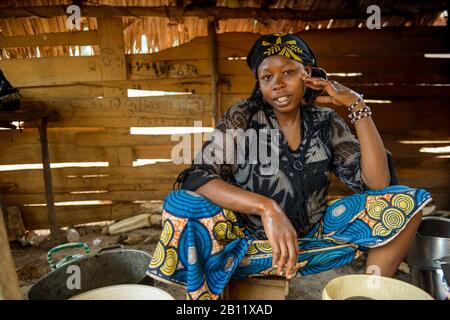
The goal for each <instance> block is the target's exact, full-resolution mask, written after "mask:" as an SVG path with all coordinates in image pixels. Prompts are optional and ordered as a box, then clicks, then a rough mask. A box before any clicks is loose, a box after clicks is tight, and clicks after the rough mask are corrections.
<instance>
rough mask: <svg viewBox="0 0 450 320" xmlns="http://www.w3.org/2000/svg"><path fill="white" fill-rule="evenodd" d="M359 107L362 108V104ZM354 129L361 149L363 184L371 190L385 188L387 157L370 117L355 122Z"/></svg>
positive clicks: (386, 184) (387, 167)
mask: <svg viewBox="0 0 450 320" xmlns="http://www.w3.org/2000/svg"><path fill="white" fill-rule="evenodd" d="M358 107H359V106H358ZM360 107H361V108H363V107H364V104H361V106H360ZM358 109H359V108H358ZM355 128H356V134H357V136H358V140H359V143H360V147H361V169H362V176H363V180H364V182H365V184H366V185H367V186H369V188H371V189H382V188H384V187H387V186H388V185H389V181H390V174H389V166H388V162H387V155H386V150H385V148H384V144H383V140H382V139H381V137H380V134H379V133H378V130H377V127H376V126H375V123H374V122H373V120H372V118H371V117H364V118H362V119H361V120H358V121H356V122H355Z"/></svg>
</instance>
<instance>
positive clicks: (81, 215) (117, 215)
mask: <svg viewBox="0 0 450 320" xmlns="http://www.w3.org/2000/svg"><path fill="white" fill-rule="evenodd" d="M20 210H21V211H22V213H23V219H24V225H25V228H27V229H28V230H35V229H47V228H48V227H49V224H48V221H46V219H45V210H46V208H45V207H20ZM57 211H58V218H59V220H60V223H61V225H62V226H66V227H68V226H73V225H77V224H83V223H89V222H97V221H110V220H121V219H124V218H129V217H131V216H134V215H136V214H138V213H139V211H140V204H138V203H126V202H124V203H114V204H110V205H88V206H65V207H57Z"/></svg>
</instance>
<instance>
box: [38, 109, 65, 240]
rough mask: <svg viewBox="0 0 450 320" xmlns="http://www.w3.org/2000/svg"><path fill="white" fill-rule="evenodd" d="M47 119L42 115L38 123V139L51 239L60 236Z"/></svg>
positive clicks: (57, 238) (56, 238)
mask: <svg viewBox="0 0 450 320" xmlns="http://www.w3.org/2000/svg"><path fill="white" fill-rule="evenodd" d="M47 123H48V119H47V118H46V117H43V118H42V120H41V124H40V125H39V140H40V142H41V151H42V166H43V169H44V184H45V198H46V200H47V210H48V222H49V224H50V232H51V236H52V239H53V240H59V239H60V238H61V236H62V234H61V230H60V229H59V225H58V221H57V219H56V213H55V200H54V198H53V183H52V172H51V170H50V156H49V153H48V140H47Z"/></svg>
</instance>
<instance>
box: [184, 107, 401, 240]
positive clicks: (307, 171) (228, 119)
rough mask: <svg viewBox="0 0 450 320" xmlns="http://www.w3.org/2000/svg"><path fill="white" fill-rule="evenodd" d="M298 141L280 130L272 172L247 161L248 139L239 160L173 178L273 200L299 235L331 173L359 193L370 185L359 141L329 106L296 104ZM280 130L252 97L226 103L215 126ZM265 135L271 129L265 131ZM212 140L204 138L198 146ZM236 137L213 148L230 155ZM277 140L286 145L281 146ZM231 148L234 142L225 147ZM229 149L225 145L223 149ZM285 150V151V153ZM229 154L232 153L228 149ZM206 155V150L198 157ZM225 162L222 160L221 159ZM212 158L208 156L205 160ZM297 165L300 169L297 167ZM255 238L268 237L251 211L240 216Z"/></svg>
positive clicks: (314, 215) (318, 209)
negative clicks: (292, 143) (221, 184)
mask: <svg viewBox="0 0 450 320" xmlns="http://www.w3.org/2000/svg"><path fill="white" fill-rule="evenodd" d="M301 115H302V121H301V143H300V145H299V147H298V148H297V150H291V149H290V148H289V146H288V143H287V140H286V139H285V138H284V136H283V134H282V133H281V130H280V131H279V132H280V135H279V136H280V138H279V146H278V147H279V150H278V152H279V170H278V171H277V172H276V173H275V174H272V175H264V174H262V171H261V169H262V168H263V167H264V166H265V165H267V163H265V164H264V163H262V162H261V161H259V160H258V161H257V162H256V163H254V161H248V154H247V153H248V144H247V146H246V157H245V163H244V164H237V162H238V161H228V162H231V163H234V164H216V163H212V164H205V163H204V162H205V161H203V162H199V161H195V162H197V163H202V164H192V165H191V167H190V168H188V169H186V170H185V171H183V172H182V173H181V174H180V176H179V177H178V179H177V182H179V183H180V184H181V188H182V189H187V190H192V191H194V190H196V189H197V188H199V187H200V186H202V185H203V184H205V183H206V182H208V181H210V180H212V179H222V180H224V181H226V182H228V183H230V184H233V185H236V186H239V187H241V188H242V189H245V190H248V191H251V192H255V193H258V194H261V195H264V196H266V197H268V198H271V199H274V200H275V201H276V202H277V203H278V204H279V205H280V206H281V208H282V209H283V210H284V211H285V212H286V214H287V216H288V218H289V220H290V221H291V222H292V224H293V226H294V227H295V229H296V230H297V234H298V236H299V237H301V236H302V235H305V234H306V233H307V232H308V231H309V230H310V228H311V227H312V226H313V225H314V224H315V223H317V222H318V221H319V220H320V218H321V217H322V214H323V213H324V211H325V209H326V206H327V195H328V187H329V185H330V178H331V172H333V173H334V174H336V176H337V177H338V178H339V179H340V180H341V181H343V182H344V183H345V184H346V185H347V186H348V187H349V188H350V189H352V190H353V191H354V192H357V193H360V192H364V191H366V190H368V189H369V188H368V187H367V186H366V185H365V184H364V181H363V180H362V178H361V167H360V158H361V152H360V145H359V141H358V140H357V139H356V138H355V136H354V135H353V134H352V132H351V131H350V129H349V128H348V126H347V124H346V123H345V121H344V120H343V119H342V118H341V117H340V116H339V114H338V113H337V112H336V111H334V110H333V109H330V108H325V107H317V106H313V105H302V107H301ZM249 128H252V129H255V130H256V131H258V129H271V128H275V129H280V127H279V123H278V121H277V119H276V116H275V114H274V113H273V111H271V110H270V111H268V110H262V109H261V108H260V107H258V105H257V104H256V103H253V101H252V100H244V101H241V102H239V103H237V104H235V105H234V106H233V107H231V108H230V109H229V110H228V111H227V112H226V113H225V114H224V116H223V117H222V119H221V120H220V121H219V122H218V124H217V126H216V129H217V130H220V132H223V133H225V132H226V130H227V129H243V130H244V131H245V130H247V129H249ZM269 138H270V134H269ZM214 143H215V142H214V139H211V140H210V141H207V142H206V143H205V144H204V145H203V148H202V150H205V148H207V147H208V146H209V147H210V148H211V144H214ZM236 143H237V141H236V139H235V140H234V144H235V145H234V146H233V145H231V144H230V145H227V146H226V147H225V148H221V147H220V146H218V145H214V147H215V148H216V149H215V150H216V151H217V150H220V151H221V152H223V159H228V158H230V157H234V158H235V160H236V155H235V154H234V153H235V152H233V151H234V150H236V149H237V146H236ZM282 144H284V145H285V146H284V147H283V146H282ZM231 147H236V148H235V149H234V150H233V151H231V152H230V150H231ZM227 148H230V150H226V149H227ZM287 152H289V153H290V155H288V154H286V153H287ZM232 153H233V154H232ZM202 156H203V160H204V159H205V157H206V156H205V154H203V155H202V154H201V153H199V154H198V155H197V160H199V159H198V157H202ZM387 157H388V162H389V169H390V171H391V185H392V184H396V183H394V182H395V180H396V175H395V169H394V167H393V163H392V158H391V155H390V152H389V151H387ZM295 160H299V161H300V163H301V164H302V165H300V168H298V166H297V169H294V168H293V166H292V161H294V162H295ZM223 162H226V161H223ZM209 163H211V161H210V162H209ZM298 169H300V170H298ZM241 216H242V218H243V219H244V221H245V223H246V224H247V226H248V227H249V229H250V230H251V231H253V232H254V235H255V237H257V238H258V239H267V237H266V235H265V233H264V229H263V226H262V223H261V220H260V218H259V217H258V216H254V215H247V214H245V215H244V214H243V215H241Z"/></svg>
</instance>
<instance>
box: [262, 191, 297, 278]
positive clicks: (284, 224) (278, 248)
mask: <svg viewBox="0 0 450 320" xmlns="http://www.w3.org/2000/svg"><path fill="white" fill-rule="evenodd" d="M261 221H262V223H263V226H264V231H265V232H266V235H267V238H268V239H269V242H270V244H271V246H272V252H273V253H272V266H274V267H277V268H278V275H280V276H281V275H282V274H283V268H284V266H285V265H286V278H288V279H290V278H291V277H292V276H293V274H292V271H293V268H294V266H295V264H296V263H297V256H298V254H299V248H298V241H297V232H296V231H295V229H294V227H293V226H292V223H291V222H290V221H289V219H288V217H287V216H286V214H285V213H284V212H283V210H282V209H281V208H280V206H279V205H278V203H277V202H276V201H274V200H272V199H269V200H268V201H267V203H266V204H265V205H264V210H263V211H262V212H261Z"/></svg>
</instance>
